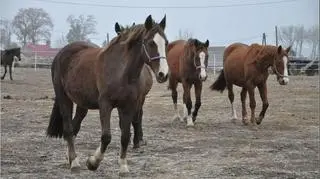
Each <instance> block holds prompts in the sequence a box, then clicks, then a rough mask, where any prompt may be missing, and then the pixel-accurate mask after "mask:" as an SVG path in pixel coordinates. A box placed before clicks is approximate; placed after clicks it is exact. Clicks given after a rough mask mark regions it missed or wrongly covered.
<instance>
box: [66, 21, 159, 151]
mask: <svg viewBox="0 0 320 179" xmlns="http://www.w3.org/2000/svg"><path fill="white" fill-rule="evenodd" d="M134 25H135V23H133V24H132V26H121V25H119V24H118V22H117V23H116V24H115V31H116V33H117V34H118V35H119V34H120V33H123V32H124V31H125V30H129V29H130V28H131V27H133V26H134ZM96 47H97V48H98V46H96ZM141 73H142V75H143V76H144V77H145V81H144V82H145V83H144V84H143V85H144V86H145V87H144V88H143V89H142V90H144V92H143V94H144V95H143V96H141V98H142V103H141V107H139V108H140V111H139V113H137V116H136V117H135V119H134V120H133V121H132V125H133V130H134V139H133V148H139V147H140V145H145V144H146V141H144V140H143V131H142V116H143V108H142V107H143V104H144V101H145V96H146V95H147V94H148V93H149V91H150V90H151V88H152V85H153V79H152V74H151V73H152V72H151V70H150V68H149V67H148V65H146V64H144V66H143V68H142V71H141ZM87 113H88V109H84V108H81V107H79V106H77V108H76V114H75V117H74V118H73V120H72V125H73V133H74V135H75V136H76V135H77V134H78V132H79V131H80V128H81V123H82V121H83V119H84V117H85V116H86V115H87ZM120 126H121V125H120Z"/></svg>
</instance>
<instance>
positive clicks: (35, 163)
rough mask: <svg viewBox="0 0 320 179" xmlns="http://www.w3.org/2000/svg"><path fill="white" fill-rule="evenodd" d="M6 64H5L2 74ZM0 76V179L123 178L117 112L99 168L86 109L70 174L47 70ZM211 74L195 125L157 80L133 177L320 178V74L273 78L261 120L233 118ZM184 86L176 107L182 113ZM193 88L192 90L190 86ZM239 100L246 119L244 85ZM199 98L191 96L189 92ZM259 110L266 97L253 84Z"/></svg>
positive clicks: (96, 139)
mask: <svg viewBox="0 0 320 179" xmlns="http://www.w3.org/2000/svg"><path fill="white" fill-rule="evenodd" d="M2 72H3V69H1V73H2ZM13 78H14V81H10V80H8V76H7V77H6V79H5V80H3V81H1V178H37V179H40V178H46V179H48V178H59V179H61V178H118V177H119V175H118V172H119V165H118V157H119V149H120V130H119V126H118V116H117V111H116V110H114V111H113V113H112V141H111V143H110V145H109V146H108V149H107V152H106V155H105V157H104V160H103V161H102V162H101V165H100V167H99V168H98V169H97V170H96V171H94V172H92V171H89V170H88V169H87V168H86V165H85V162H86V159H87V157H88V156H89V155H90V154H92V153H93V152H94V151H95V149H96V147H98V146H99V143H100V122H99V114H98V111H93V110H92V111H89V113H88V115H87V117H86V118H85V119H84V121H83V123H82V128H81V130H80V133H79V135H78V137H77V139H76V151H77V154H78V156H79V157H80V164H81V170H80V173H71V172H70V170H69V169H68V165H67V161H66V159H65V154H66V143H65V142H64V141H63V140H61V139H54V138H47V137H46V134H45V131H46V128H47V125H48V121H49V116H50V112H51V107H52V105H53V100H52V98H53V97H54V94H53V88H52V84H51V76H50V70H48V69H38V70H37V71H34V69H30V68H29V69H28V68H16V69H15V71H14V73H13ZM215 78H216V76H214V75H213V74H210V76H209V78H208V80H207V81H206V82H205V83H204V88H203V95H202V106H201V108H200V111H199V117H198V119H197V122H196V124H195V127H193V128H186V126H185V124H184V123H181V122H179V121H173V116H174V110H173V105H172V100H171V93H170V91H168V90H167V84H158V83H156V82H154V85H153V87H152V90H151V91H150V93H149V95H148V96H147V99H146V102H145V105H144V116H143V130H144V138H145V139H146V140H147V145H146V146H143V147H141V148H140V149H137V150H133V149H132V144H130V146H129V150H128V164H129V170H130V173H129V174H128V175H127V177H128V178H161V179H166V178H319V177H320V175H319V77H318V76H314V77H307V76H293V77H291V78H290V82H289V84H288V85H287V86H280V85H279V84H278V83H277V82H276V80H275V76H274V75H271V76H270V77H269V80H268V92H269V93H268V97H269V104H270V106H269V109H268V111H267V113H266V117H265V119H264V120H263V121H262V124H261V125H259V126H244V125H243V124H242V122H241V120H240V119H239V120H238V121H235V122H231V119H230V118H231V109H230V104H229V101H228V97H227V93H226V91H225V92H224V93H223V94H220V93H218V92H212V91H210V90H209V85H210V84H211V83H212V82H213V80H214V79H215ZM181 91H182V87H181V85H179V91H178V92H179V94H178V95H179V97H178V100H179V104H180V105H179V108H180V112H181V113H182V111H183V110H182V109H183V108H182V106H181V103H182V93H181ZM192 94H193V90H192ZM235 95H236V98H235V105H236V108H237V115H238V118H240V117H241V106H240V104H241V103H240V88H238V87H235ZM192 99H193V103H194V95H193V96H192ZM256 99H257V110H258V111H257V112H256V113H259V112H260V109H261V101H260V98H259V94H258V91H257V90H256Z"/></svg>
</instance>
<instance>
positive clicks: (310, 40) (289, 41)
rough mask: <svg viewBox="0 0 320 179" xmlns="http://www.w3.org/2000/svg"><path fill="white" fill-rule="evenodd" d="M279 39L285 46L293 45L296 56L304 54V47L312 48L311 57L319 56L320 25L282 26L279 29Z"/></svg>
mask: <svg viewBox="0 0 320 179" xmlns="http://www.w3.org/2000/svg"><path fill="white" fill-rule="evenodd" d="M279 40H280V42H281V44H283V45H285V46H289V45H292V47H293V48H292V51H293V54H292V55H294V56H302V48H303V47H304V45H307V46H308V47H309V48H311V54H310V57H311V58H314V57H316V56H319V25H315V26H312V27H310V28H308V29H306V28H305V27H304V26H303V25H296V26H294V25H290V26H282V27H280V29H279Z"/></svg>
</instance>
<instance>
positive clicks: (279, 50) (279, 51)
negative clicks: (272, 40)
mask: <svg viewBox="0 0 320 179" xmlns="http://www.w3.org/2000/svg"><path fill="white" fill-rule="evenodd" d="M281 52H282V46H281V45H280V46H279V47H278V53H279V54H280V53H281Z"/></svg>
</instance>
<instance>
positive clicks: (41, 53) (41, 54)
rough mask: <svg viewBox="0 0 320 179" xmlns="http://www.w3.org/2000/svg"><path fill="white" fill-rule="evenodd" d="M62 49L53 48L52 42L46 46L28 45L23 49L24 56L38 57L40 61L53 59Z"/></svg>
mask: <svg viewBox="0 0 320 179" xmlns="http://www.w3.org/2000/svg"><path fill="white" fill-rule="evenodd" d="M59 50H60V48H51V46H50V42H47V44H44V45H38V44H27V45H26V46H25V47H24V48H23V54H24V55H25V56H37V58H40V59H44V58H47V59H53V58H54V57H55V56H56V54H57V53H58V52H59Z"/></svg>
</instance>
